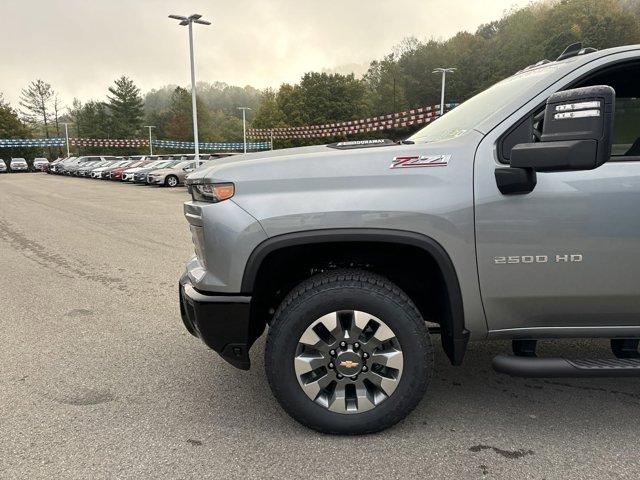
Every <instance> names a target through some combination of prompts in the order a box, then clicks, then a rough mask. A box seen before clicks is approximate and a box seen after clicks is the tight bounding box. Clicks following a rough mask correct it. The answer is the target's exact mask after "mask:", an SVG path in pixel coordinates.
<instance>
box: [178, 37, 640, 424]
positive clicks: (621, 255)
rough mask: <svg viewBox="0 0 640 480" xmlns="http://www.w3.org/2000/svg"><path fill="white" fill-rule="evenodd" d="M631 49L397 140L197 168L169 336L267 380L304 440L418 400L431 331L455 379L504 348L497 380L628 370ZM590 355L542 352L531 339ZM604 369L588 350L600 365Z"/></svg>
mask: <svg viewBox="0 0 640 480" xmlns="http://www.w3.org/2000/svg"><path fill="white" fill-rule="evenodd" d="M638 79H640V46H638V45H635V46H625V47H618V48H612V49H608V50H603V51H595V50H594V49H590V48H582V46H581V45H580V44H576V45H572V46H570V47H568V48H567V50H565V51H564V52H563V53H562V55H561V56H560V57H559V58H558V59H557V60H555V61H547V60H543V61H541V62H539V63H537V64H535V65H532V66H530V67H527V68H525V69H524V70H522V71H520V72H518V73H516V74H515V75H513V76H512V77H509V78H507V79H505V80H503V81H501V82H499V83H498V84H496V85H494V86H492V87H491V88H489V89H487V90H485V91H484V92H482V93H480V94H478V95H476V96H475V97H473V98H471V99H470V100H467V101H466V102H464V103H462V104H461V105H460V106H458V107H457V108H455V109H454V110H452V111H451V112H449V113H447V114H446V115H444V116H443V117H442V118H439V119H437V120H436V121H434V122H433V123H431V124H429V125H428V126H426V127H425V128H423V129H422V130H420V131H418V132H417V133H415V134H414V135H413V136H411V137H409V138H408V139H407V140H405V141H402V142H391V141H387V140H368V141H356V142H340V143H335V144H330V145H323V146H312V147H305V148H294V149H285V150H277V151H273V152H258V153H251V154H247V155H243V156H239V157H234V158H230V159H224V160H221V161H217V162H216V163H215V165H212V166H208V167H206V168H203V169H198V170H197V171H195V172H193V173H192V174H191V175H190V176H189V178H188V180H187V183H188V187H189V191H190V193H191V195H192V201H189V202H186V203H185V205H184V213H185V216H186V219H187V221H188V222H189V224H190V227H191V232H192V237H193V243H194V245H195V253H196V255H195V256H194V257H193V258H192V259H191V260H190V261H189V262H188V264H187V269H186V273H185V274H184V275H183V276H182V278H181V279H180V285H179V293H180V307H181V313H182V318H183V321H184V323H185V326H186V328H187V329H188V330H189V331H190V332H191V333H192V334H193V335H196V336H197V337H199V338H201V339H202V340H203V341H204V342H205V343H206V344H207V345H208V346H209V347H211V348H212V349H213V350H215V351H216V352H218V353H219V354H220V355H221V356H222V358H224V359H225V360H227V361H228V362H229V363H231V364H232V365H234V366H236V367H238V368H241V369H248V368H249V366H250V361H249V349H250V348H251V346H252V344H253V343H254V341H255V340H256V339H257V338H258V337H260V336H261V334H262V333H263V331H264V330H265V327H266V326H267V325H268V326H269V331H268V335H267V342H266V350H265V366H266V374H267V377H268V380H269V384H270V386H271V389H272V391H273V393H274V395H275V397H276V398H277V400H278V401H279V402H280V404H281V405H282V407H283V408H284V409H285V410H286V411H287V412H288V413H289V414H290V415H291V416H293V417H294V418H295V419H296V420H298V421H299V422H301V423H303V424H304V425H307V426H309V427H311V428H314V429H317V430H320V431H324V432H332V433H342V434H358V433H367V432H373V431H377V430H381V429H383V428H386V427H389V426H391V425H393V424H394V423H396V422H398V421H399V420H400V419H402V418H403V417H405V416H406V415H407V414H408V413H409V412H410V411H411V410H412V409H413V408H414V407H415V406H416V405H417V404H418V402H419V401H420V400H421V398H422V397H423V394H424V393H425V392H426V390H427V385H428V383H429V379H430V377H431V373H432V371H433V368H434V354H433V346H432V340H431V336H434V335H438V336H440V338H441V342H442V347H443V349H444V352H446V355H447V356H448V358H449V360H450V361H451V363H452V364H454V365H462V364H463V359H464V356H465V351H466V349H467V345H468V342H469V340H473V341H488V340H493V339H509V340H512V342H513V354H512V355H497V356H496V357H495V359H494V362H493V366H494V368H495V369H496V370H497V371H499V372H502V373H505V374H509V375H512V376H530V377H600V376H621V377H622V376H640V359H639V356H640V355H639V354H638V338H640V81H638ZM585 337H599V338H605V339H608V340H611V354H610V355H608V357H609V358H604V359H567V358H562V357H558V358H540V357H538V356H536V342H537V341H539V340H541V339H542V340H543V339H548V338H554V339H558V338H562V339H573V338H585ZM605 357H606V355H605Z"/></svg>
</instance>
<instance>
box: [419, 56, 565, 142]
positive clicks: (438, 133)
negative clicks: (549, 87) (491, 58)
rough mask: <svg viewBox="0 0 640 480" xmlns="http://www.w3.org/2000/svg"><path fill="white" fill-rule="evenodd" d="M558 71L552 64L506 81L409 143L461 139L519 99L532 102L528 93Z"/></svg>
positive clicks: (433, 125)
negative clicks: (460, 137)
mask: <svg viewBox="0 0 640 480" xmlns="http://www.w3.org/2000/svg"><path fill="white" fill-rule="evenodd" d="M557 68H558V66H557V64H549V65H545V66H543V67H538V68H532V69H531V70H527V71H524V72H522V73H518V74H516V75H513V76H511V77H509V78H506V79H504V80H502V81H501V82H498V83H496V84H495V85H493V86H492V87H489V88H488V89H487V90H484V91H483V92H481V93H479V94H478V95H476V96H475V97H472V98H470V99H469V100H467V101H466V102H464V103H462V104H460V105H459V106H457V107H456V108H454V109H453V110H451V111H450V112H448V113H447V114H446V115H443V116H442V118H439V119H437V120H436V121H434V122H433V123H430V124H429V125H427V126H426V127H424V128H423V129H422V130H420V131H418V132H416V133H414V134H413V135H412V136H411V137H409V138H408V140H412V141H416V142H437V141H439V140H448V139H451V138H455V137H459V136H460V135H462V134H464V133H466V132H468V131H469V130H473V129H474V128H475V127H476V126H478V125H479V124H480V122H482V121H483V120H485V119H486V118H488V117H490V116H492V115H495V114H497V113H498V112H500V111H501V110H502V109H503V108H504V107H505V106H507V105H508V104H509V103H510V102H512V101H513V100H515V99H516V97H520V96H523V95H527V97H526V98H527V99H528V98H530V97H531V95H528V94H527V92H529V91H530V90H531V89H532V88H533V87H535V86H536V85H537V84H538V83H539V82H541V81H542V80H544V78H545V77H547V76H548V75H549V74H550V73H552V72H554V71H555V70H556V69H557Z"/></svg>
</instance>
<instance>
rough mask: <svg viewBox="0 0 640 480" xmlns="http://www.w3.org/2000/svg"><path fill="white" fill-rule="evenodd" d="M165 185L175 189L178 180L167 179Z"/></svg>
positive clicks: (173, 178)
mask: <svg viewBox="0 0 640 480" xmlns="http://www.w3.org/2000/svg"><path fill="white" fill-rule="evenodd" d="M167 185H169V186H170V187H175V186H176V185H178V179H177V178H176V177H174V176H171V177H169V178H167Z"/></svg>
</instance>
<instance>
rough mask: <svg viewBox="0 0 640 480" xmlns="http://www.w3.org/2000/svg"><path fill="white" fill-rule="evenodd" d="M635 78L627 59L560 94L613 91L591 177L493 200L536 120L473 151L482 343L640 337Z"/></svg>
mask: <svg viewBox="0 0 640 480" xmlns="http://www.w3.org/2000/svg"><path fill="white" fill-rule="evenodd" d="M638 78H640V62H638V61H637V60H635V61H630V60H627V61H626V62H617V63H610V64H609V65H608V66H602V67H601V68H599V69H598V70H597V71H595V72H594V73H593V74H591V75H589V76H588V77H586V79H583V80H579V81H576V82H574V83H573V84H571V85H566V86H565V87H563V88H561V89H565V88H574V87H580V86H590V85H610V86H611V87H613V88H614V89H615V90H616V108H615V115H614V141H613V143H614V145H613V151H612V157H611V159H610V161H609V162H607V163H605V164H604V165H602V166H601V167H599V168H597V169H595V170H590V171H574V172H549V173H538V174H537V185H536V187H535V189H534V190H533V191H532V192H531V193H529V194H525V195H502V194H501V193H500V192H499V191H498V189H497V186H496V180H495V177H494V171H495V168H496V167H497V166H505V165H504V163H508V157H509V150H510V148H511V147H512V146H513V145H514V144H517V143H519V142H521V143H527V142H531V141H532V140H531V135H532V134H533V135H534V136H535V135H536V125H537V120H538V119H539V116H538V115H537V114H538V113H539V111H534V112H532V113H531V114H530V116H527V117H525V118H524V119H523V118H513V119H511V120H510V122H511V126H512V127H511V130H506V131H503V132H495V135H494V136H492V135H491V134H489V135H487V137H486V138H485V140H484V141H483V143H482V144H481V145H480V147H479V149H478V151H477V155H476V163H475V172H476V174H475V180H474V183H475V202H476V211H475V216H476V240H477V261H478V271H479V279H480V288H481V294H482V299H483V305H484V308H485V313H486V316H487V323H488V326H489V330H490V335H491V336H495V337H500V336H502V337H514V336H516V337H517V336H521V337H544V336H562V335H566V336H615V335H620V336H640V82H638V80H637V79H638ZM559 89H560V88H559ZM523 122H524V123H523ZM522 125H525V126H524V127H523V126H522ZM527 125H529V126H531V128H530V129H529V130H528V128H529V127H527ZM516 127H518V128H516ZM505 128H506V127H505ZM498 135H500V136H499V137H498ZM527 137H529V138H527Z"/></svg>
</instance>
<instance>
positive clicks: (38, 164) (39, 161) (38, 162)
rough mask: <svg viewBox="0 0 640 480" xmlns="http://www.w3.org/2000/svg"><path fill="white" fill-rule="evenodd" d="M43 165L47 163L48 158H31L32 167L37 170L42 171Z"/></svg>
mask: <svg viewBox="0 0 640 480" xmlns="http://www.w3.org/2000/svg"><path fill="white" fill-rule="evenodd" d="M45 165H49V160H47V159H46V158H42V157H40V158H35V159H34V160H33V169H34V170H37V171H40V172H41V171H42V170H43V168H44V166H45Z"/></svg>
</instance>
